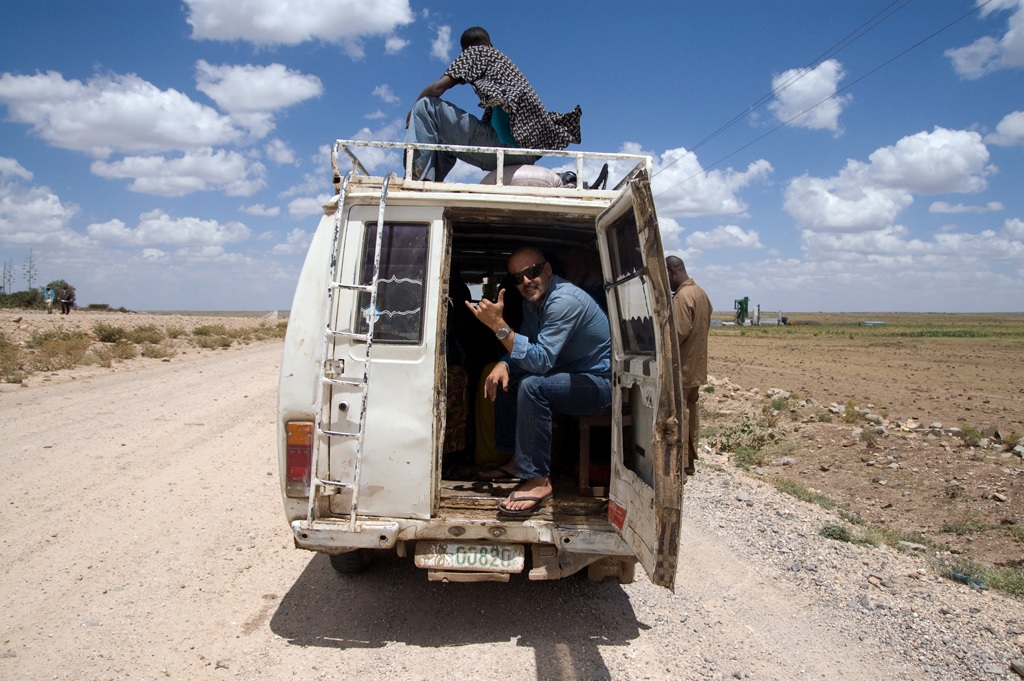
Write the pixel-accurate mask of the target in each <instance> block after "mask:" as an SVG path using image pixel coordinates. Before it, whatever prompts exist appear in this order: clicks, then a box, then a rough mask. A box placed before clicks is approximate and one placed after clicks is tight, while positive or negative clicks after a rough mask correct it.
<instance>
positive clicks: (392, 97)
mask: <svg viewBox="0 0 1024 681" xmlns="http://www.w3.org/2000/svg"><path fill="white" fill-rule="evenodd" d="M373 96H374V97H379V98H380V99H382V100H384V101H385V102H387V103H388V104H397V103H398V102H400V101H401V100H400V99H399V98H398V95H396V94H395V92H394V90H392V89H391V86H390V85H378V86H377V87H375V88H373Z"/></svg>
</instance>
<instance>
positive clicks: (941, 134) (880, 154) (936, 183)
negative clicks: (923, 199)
mask: <svg viewBox="0 0 1024 681" xmlns="http://www.w3.org/2000/svg"><path fill="white" fill-rule="evenodd" d="M868 158H869V160H870V161H871V165H870V169H869V171H868V172H869V175H870V180H871V181H872V182H874V183H876V184H879V185H885V186H895V187H900V188H902V189H907V190H909V191H913V192H916V193H919V194H941V193H946V192H979V191H981V190H982V189H984V188H985V187H986V186H987V184H988V183H987V180H986V179H985V178H986V177H987V176H988V175H989V174H991V173H992V171H993V170H992V168H991V167H990V166H988V160H989V154H988V149H987V148H986V147H985V144H984V143H983V142H982V140H981V135H979V134H978V133H976V132H972V131H968V130H947V129H945V128H940V127H936V128H935V130H934V131H932V132H919V133H917V134H916V135H910V136H908V137H904V138H903V139H901V140H900V141H899V142H897V143H896V144H895V146H891V147H883V148H881V149H878V150H877V151H875V152H874V153H872V154H871V156H869V157H868Z"/></svg>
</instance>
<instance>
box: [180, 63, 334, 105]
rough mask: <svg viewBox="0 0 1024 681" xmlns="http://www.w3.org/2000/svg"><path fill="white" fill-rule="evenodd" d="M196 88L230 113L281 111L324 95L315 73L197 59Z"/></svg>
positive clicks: (278, 67) (274, 66) (280, 66)
mask: <svg viewBox="0 0 1024 681" xmlns="http://www.w3.org/2000/svg"><path fill="white" fill-rule="evenodd" d="M196 88H197V89H198V90H199V91H200V92H202V93H204V94H206V95H207V96H208V97H209V98H210V99H212V100H213V101H215V102H216V103H217V106H219V107H220V108H221V109H222V110H223V111H227V112H229V113H254V112H268V111H278V110H280V109H285V108H288V107H290V106H294V105H295V104H298V103H299V102H304V101H306V100H307V99H313V98H315V97H319V96H320V95H322V94H323V91H324V86H323V84H322V83H321V82H320V79H319V78H317V77H316V76H310V75H305V74H303V73H299V72H298V71H293V70H291V69H288V68H286V67H285V66H282V65H281V64H270V65H269V66H253V65H252V64H246V65H245V66H214V65H213V64H209V63H207V62H206V61H204V60H202V59H200V60H199V61H198V62H196Z"/></svg>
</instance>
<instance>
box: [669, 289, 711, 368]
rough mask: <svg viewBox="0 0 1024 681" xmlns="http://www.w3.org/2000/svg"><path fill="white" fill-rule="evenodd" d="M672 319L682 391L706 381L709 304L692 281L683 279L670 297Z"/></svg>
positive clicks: (704, 295)
mask: <svg viewBox="0 0 1024 681" xmlns="http://www.w3.org/2000/svg"><path fill="white" fill-rule="evenodd" d="M672 315H673V317H674V319H675V325H676V333H677V334H678V335H679V357H680V360H681V361H682V371H681V372H680V373H681V374H682V378H683V387H684V388H693V387H696V386H699V385H703V384H704V383H707V380H708V329H709V328H710V327H711V301H710V300H709V299H708V294H707V293H705V292H704V289H702V288H701V287H700V286H697V283H696V282H694V280H693V279H692V278H691V279H687V280H686V281H684V282H683V283H682V284H680V285H679V288H677V289H676V290H675V293H673V294H672Z"/></svg>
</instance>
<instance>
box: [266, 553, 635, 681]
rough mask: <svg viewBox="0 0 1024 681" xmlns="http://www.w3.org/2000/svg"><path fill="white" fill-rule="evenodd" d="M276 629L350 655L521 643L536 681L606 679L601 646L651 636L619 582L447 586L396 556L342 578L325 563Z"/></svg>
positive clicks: (283, 610) (303, 582)
mask: <svg viewBox="0 0 1024 681" xmlns="http://www.w3.org/2000/svg"><path fill="white" fill-rule="evenodd" d="M585 572H586V570H584V573H585ZM270 628H271V630H272V631H273V632H274V633H275V634H277V635H278V636H281V637H283V638H285V639H287V640H288V642H289V643H291V644H293V645H299V646H326V647H333V648H342V649H343V648H377V647H384V646H385V645H387V644H388V643H390V642H401V643H405V644H408V645H415V646H422V647H426V648H437V647H444V646H463V645H471V644H476V643H495V642H502V641H515V642H516V645H519V646H525V647H529V648H533V650H534V656H535V658H536V662H537V678H559V677H564V673H565V671H566V670H573V672H575V674H574V675H576V674H579V675H581V678H602V677H603V678H608V670H607V667H606V666H605V663H604V660H603V658H602V657H601V654H600V651H599V650H598V646H609V645H628V644H629V642H630V641H632V640H633V639H635V638H637V636H638V635H639V631H640V630H641V629H645V630H646V629H648V628H649V627H647V626H646V625H643V624H641V623H639V622H638V621H637V619H636V614H635V613H634V611H633V607H632V605H631V604H630V602H629V598H628V596H627V594H626V593H625V592H624V591H623V590H622V587H621V586H619V585H618V584H617V583H615V582H614V580H607V581H605V582H604V583H603V584H594V583H592V582H589V581H588V580H587V579H586V577H585V576H581V575H576V576H573V577H570V578H567V579H562V580H557V581H550V582H531V581H529V580H528V579H527V578H526V575H525V573H524V574H522V575H513V576H512V580H511V581H510V582H509V583H508V584H496V583H479V584H442V583H438V582H429V581H427V575H426V572H425V571H424V570H420V569H418V568H416V567H415V566H413V565H412V560H411V559H399V558H397V557H395V556H394V555H384V556H380V557H377V558H375V560H374V563H373V564H372V565H371V566H370V568H369V569H368V571H366V572H364V573H362V574H358V575H351V576H347V575H346V576H342V575H339V574H337V573H335V571H334V570H333V568H331V564H330V562H329V561H328V559H327V556H324V555H319V554H318V555H317V556H315V557H314V558H313V559H312V560H311V561H310V562H309V564H308V565H307V566H306V569H305V570H303V572H302V575H301V576H300V577H299V579H298V581H296V582H295V584H294V585H293V586H292V588H291V589H290V590H289V591H288V593H287V594H286V595H285V597H284V598H283V599H282V600H281V603H280V605H279V607H278V608H277V611H276V612H275V613H274V615H273V617H272V618H271V621H270Z"/></svg>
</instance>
